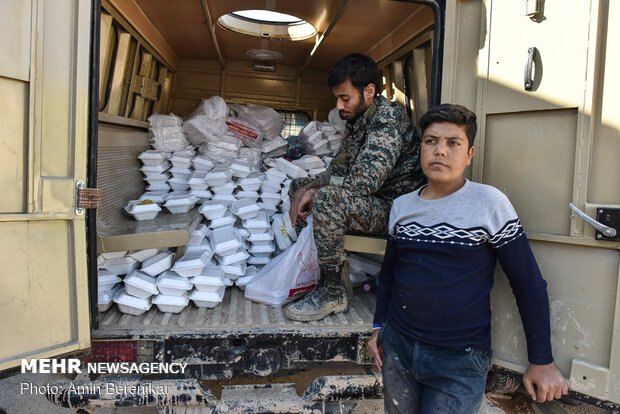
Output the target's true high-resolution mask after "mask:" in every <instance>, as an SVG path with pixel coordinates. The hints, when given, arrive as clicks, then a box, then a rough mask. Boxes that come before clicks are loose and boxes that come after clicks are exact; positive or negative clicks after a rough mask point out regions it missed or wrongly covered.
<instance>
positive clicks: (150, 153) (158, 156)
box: [138, 150, 168, 166]
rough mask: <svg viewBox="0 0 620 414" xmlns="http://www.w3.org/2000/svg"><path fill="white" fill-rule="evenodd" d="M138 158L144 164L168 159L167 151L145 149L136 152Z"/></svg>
mask: <svg viewBox="0 0 620 414" xmlns="http://www.w3.org/2000/svg"><path fill="white" fill-rule="evenodd" d="M138 159H139V160H140V161H142V164H144V165H151V166H154V165H160V164H161V163H163V162H164V161H166V160H167V159H168V153H166V152H164V151H157V150H147V151H144V152H141V153H140V154H138Z"/></svg>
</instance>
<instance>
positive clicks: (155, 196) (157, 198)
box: [138, 185, 170, 204]
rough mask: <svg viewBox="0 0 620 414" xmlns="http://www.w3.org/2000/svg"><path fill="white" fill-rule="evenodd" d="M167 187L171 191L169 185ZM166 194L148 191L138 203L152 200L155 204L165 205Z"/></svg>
mask: <svg viewBox="0 0 620 414" xmlns="http://www.w3.org/2000/svg"><path fill="white" fill-rule="evenodd" d="M166 187H167V188H168V189H170V187H168V185H166ZM164 194H167V193H161V192H159V191H147V192H146V193H144V194H142V195H141V196H140V197H139V198H138V201H144V200H151V201H152V202H154V203H157V204H163V203H164V201H165V197H164Z"/></svg>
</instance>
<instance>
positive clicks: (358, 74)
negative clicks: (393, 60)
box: [327, 53, 379, 95]
mask: <svg viewBox="0 0 620 414" xmlns="http://www.w3.org/2000/svg"><path fill="white" fill-rule="evenodd" d="M347 79H348V80H350V81H351V84H352V85H353V86H354V87H355V88H357V89H358V90H359V91H360V93H362V91H363V90H364V88H365V87H366V86H367V85H369V84H371V83H372V84H374V85H375V95H376V94H378V93H379V68H378V67H377V64H376V63H375V61H374V60H372V58H370V57H369V56H366V55H362V54H361V53H351V54H348V55H346V56H345V57H343V58H342V59H340V60H339V61H338V62H337V63H336V64H335V65H334V67H333V68H332V70H330V71H329V76H328V77H327V84H328V85H329V87H330V88H333V87H334V86H336V85H340V84H341V83H343V82H346V81H347Z"/></svg>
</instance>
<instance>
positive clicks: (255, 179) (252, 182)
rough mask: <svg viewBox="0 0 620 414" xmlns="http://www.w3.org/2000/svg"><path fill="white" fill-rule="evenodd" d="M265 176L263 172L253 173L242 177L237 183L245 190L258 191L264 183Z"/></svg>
mask: <svg viewBox="0 0 620 414" xmlns="http://www.w3.org/2000/svg"><path fill="white" fill-rule="evenodd" d="M264 178H265V176H264V174H262V173H253V174H250V175H248V176H247V177H245V178H240V179H239V180H238V181H237V184H238V185H239V187H241V188H242V189H243V190H244V191H257V190H258V189H259V188H260V186H261V184H262V183H263V180H264Z"/></svg>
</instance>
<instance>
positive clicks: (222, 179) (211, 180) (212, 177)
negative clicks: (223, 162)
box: [205, 166, 232, 187]
mask: <svg viewBox="0 0 620 414" xmlns="http://www.w3.org/2000/svg"><path fill="white" fill-rule="evenodd" d="M231 177H232V171H230V168H228V167H223V166H218V167H215V168H213V169H212V170H211V171H209V172H208V173H207V175H206V176H205V179H206V180H207V184H209V185H210V186H216V187H217V186H220V185H224V184H226V182H228V181H229V180H230V178H231Z"/></svg>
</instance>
